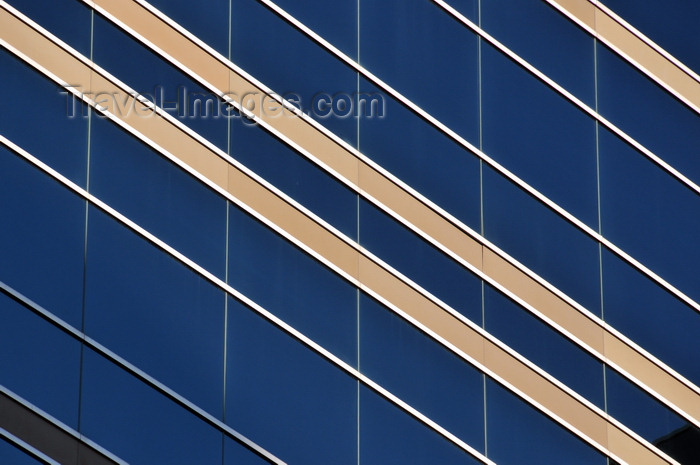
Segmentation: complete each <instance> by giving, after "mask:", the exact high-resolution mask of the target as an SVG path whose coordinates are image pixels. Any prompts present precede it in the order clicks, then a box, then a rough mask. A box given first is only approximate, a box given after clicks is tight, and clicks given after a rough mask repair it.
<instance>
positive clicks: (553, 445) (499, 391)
mask: <svg viewBox="0 0 700 465" xmlns="http://www.w3.org/2000/svg"><path fill="white" fill-rule="evenodd" d="M486 422H487V425H488V428H487V430H486V434H487V443H488V457H489V458H490V459H492V460H493V461H495V462H496V463H498V464H499V465H509V464H512V465H541V464H543V463H565V464H567V465H594V464H595V465H605V464H606V463H607V461H606V460H607V459H606V457H605V456H604V455H602V454H600V453H599V452H598V451H597V450H595V449H593V448H591V447H590V446H589V445H588V444H586V443H584V442H583V441H582V440H580V439H579V438H577V437H576V436H574V435H573V434H572V433H570V432H569V431H567V430H566V429H564V428H563V427H561V426H560V425H559V424H557V423H555V422H554V421H553V420H551V419H549V418H548V417H546V416H545V415H544V414H542V413H540V412H539V411H537V410H535V409H534V408H533V407H531V406H530V405H528V404H526V403H525V402H524V401H523V400H522V399H520V398H518V397H516V396H514V395H513V394H511V393H510V392H509V391H507V390H505V389H504V388H503V387H501V386H500V385H498V384H496V383H495V382H493V381H491V380H488V381H487V382H486Z"/></svg>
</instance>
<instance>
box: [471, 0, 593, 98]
mask: <svg viewBox="0 0 700 465" xmlns="http://www.w3.org/2000/svg"><path fill="white" fill-rule="evenodd" d="M481 27H482V28H483V29H484V30H485V31H486V32H487V33H489V34H490V35H491V36H493V37H494V38H495V39H496V40H498V41H499V42H501V43H502V44H504V45H505V46H506V47H508V48H509V49H511V50H512V51H513V52H515V53H516V54H518V55H519V56H520V57H522V58H523V59H525V60H526V61H527V62H528V63H530V64H531V65H533V66H534V67H535V68H537V69H538V70H540V71H542V72H543V73H544V74H545V75H547V76H548V77H549V78H551V79H553V80H554V81H555V82H556V83H557V84H559V85H561V86H562V87H564V88H565V89H566V90H568V91H569V92H571V93H572V94H574V95H575V96H576V97H578V98H579V99H581V100H583V101H584V102H585V103H586V104H588V105H589V106H591V107H594V106H595V95H594V93H595V70H594V61H595V58H594V42H593V38H592V37H591V36H590V35H588V33H586V32H585V31H584V30H583V29H580V28H579V27H578V26H576V24H575V23H574V22H573V21H571V20H569V19H568V18H567V17H565V16H564V15H562V14H560V13H559V12H558V11H557V10H555V9H554V8H553V7H552V6H550V5H548V4H547V2H523V1H521V0H481Z"/></svg>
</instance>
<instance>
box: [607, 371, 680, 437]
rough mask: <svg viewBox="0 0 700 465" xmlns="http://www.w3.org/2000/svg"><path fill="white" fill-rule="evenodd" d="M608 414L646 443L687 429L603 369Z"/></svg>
mask: <svg viewBox="0 0 700 465" xmlns="http://www.w3.org/2000/svg"><path fill="white" fill-rule="evenodd" d="M605 386H606V393H607V400H608V413H609V414H610V415H611V416H612V417H613V418H615V419H616V420H619V421H621V422H622V423H623V424H624V425H625V426H627V427H628V428H630V429H631V430H632V431H634V432H635V433H637V434H639V435H640V436H641V437H643V438H644V439H646V440H647V441H649V442H652V443H653V442H656V441H657V440H658V439H663V438H665V437H666V436H667V435H668V434H670V433H673V432H674V431H677V430H679V429H680V428H682V427H684V426H686V425H687V422H686V421H685V420H684V419H682V418H681V417H679V416H678V415H676V414H675V413H673V412H672V411H671V410H669V409H668V408H666V407H665V406H664V405H662V404H661V403H659V402H658V401H657V400H656V399H654V398H652V397H651V396H649V395H648V394H647V393H645V392H644V391H642V390H641V389H639V388H638V387H636V386H634V385H633V384H632V383H630V382H629V381H627V380H626V379H625V378H623V377H622V376H620V375H619V374H617V373H616V372H615V371H613V370H611V369H610V368H608V367H606V369H605Z"/></svg>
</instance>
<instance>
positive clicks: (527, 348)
mask: <svg viewBox="0 0 700 465" xmlns="http://www.w3.org/2000/svg"><path fill="white" fill-rule="evenodd" d="M484 320H485V321H484V326H485V329H486V331H488V332H489V333H491V334H493V335H494V336H496V337H497V338H498V339H500V340H501V341H503V342H505V343H506V344H508V345H509V346H510V347H512V348H513V349H515V351H516V352H518V353H520V354H521V355H523V356H524V357H525V358H527V359H528V360H530V361H531V362H533V363H534V364H535V365H537V366H539V367H540V368H542V369H544V371H546V372H547V373H549V374H551V375H552V376H554V377H555V378H557V379H558V380H559V381H561V382H562V383H564V384H566V385H567V386H568V387H570V388H571V389H573V390H574V391H576V392H578V393H579V394H581V395H582V396H583V397H585V398H586V399H588V400H589V401H591V402H593V403H594V404H596V405H597V406H598V407H600V408H604V396H603V392H604V386H603V365H602V363H601V362H599V361H597V360H596V359H594V358H593V357H592V356H590V355H589V354H588V353H587V352H584V350H583V349H582V348H580V347H578V346H576V345H575V344H574V343H573V342H571V341H570V340H568V339H566V338H564V336H562V335H561V334H560V333H559V332H557V331H556V330H554V329H552V328H551V327H549V326H547V325H546V324H545V323H544V322H542V321H541V320H538V319H537V318H536V317H535V316H533V315H532V314H531V313H529V312H528V311H527V310H525V309H524V308H522V307H520V306H519V305H518V304H516V303H515V302H513V301H512V300H510V299H508V298H507V297H506V296H504V295H503V294H501V293H500V292H498V291H497V290H496V289H494V288H493V287H491V286H489V285H486V288H485V293H484Z"/></svg>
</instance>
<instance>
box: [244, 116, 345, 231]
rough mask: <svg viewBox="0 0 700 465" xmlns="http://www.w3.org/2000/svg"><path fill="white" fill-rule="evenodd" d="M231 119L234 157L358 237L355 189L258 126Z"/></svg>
mask: <svg viewBox="0 0 700 465" xmlns="http://www.w3.org/2000/svg"><path fill="white" fill-rule="evenodd" d="M231 123H232V124H231V155H232V156H233V157H234V158H235V159H237V160H238V161H240V162H241V163H243V164H244V165H246V166H247V167H248V168H250V169H251V170H253V171H254V172H255V173H256V174H258V175H260V176H262V177H263V178H264V179H265V180H266V181H268V182H270V183H271V184H272V185H274V186H275V187H276V188H278V189H280V190H281V191H282V192H284V193H285V194H287V195H289V196H290V197H292V198H293V199H294V200H296V201H297V202H299V203H300V204H302V205H303V206H305V207H306V208H308V209H309V210H311V211H312V212H313V213H315V214H316V215H318V216H320V217H321V218H323V219H324V220H326V221H327V222H329V223H330V224H331V225H332V226H334V227H336V228H337V229H339V230H340V231H341V232H342V233H343V234H345V235H347V236H348V237H352V238H356V237H357V195H356V194H355V193H354V192H352V191H351V190H350V189H348V188H347V187H345V186H344V185H342V184H341V183H340V182H339V181H337V180H336V179H334V178H333V177H331V176H330V175H329V174H328V173H326V172H325V171H324V170H322V169H321V168H319V167H318V166H316V165H315V164H314V163H313V162H311V161H309V160H308V159H306V158H305V157H304V156H303V155H301V154H299V153H297V152H296V151H295V150H293V149H292V148H291V147H289V146H287V145H286V144H284V143H283V142H281V141H280V140H278V139H276V138H275V137H274V136H272V135H271V134H269V133H268V132H266V131H265V130H263V129H262V128H260V127H259V126H257V125H250V124H247V123H245V122H243V121H241V120H232V121H231ZM320 193H322V194H320Z"/></svg>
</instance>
